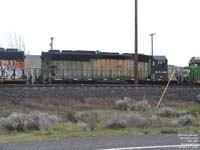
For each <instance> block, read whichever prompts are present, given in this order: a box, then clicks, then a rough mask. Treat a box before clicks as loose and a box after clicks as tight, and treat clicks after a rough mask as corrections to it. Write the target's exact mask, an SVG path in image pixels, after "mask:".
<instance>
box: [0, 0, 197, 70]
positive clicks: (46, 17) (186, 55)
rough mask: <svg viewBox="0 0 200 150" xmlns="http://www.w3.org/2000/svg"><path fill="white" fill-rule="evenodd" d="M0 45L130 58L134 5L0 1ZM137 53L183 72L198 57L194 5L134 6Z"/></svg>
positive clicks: (166, 0)
mask: <svg viewBox="0 0 200 150" xmlns="http://www.w3.org/2000/svg"><path fill="white" fill-rule="evenodd" d="M0 6H1V9H0V19H1V23H0V44H1V46H2V47H8V46H7V45H6V43H7V41H8V38H7V37H8V36H7V35H8V34H11V33H16V34H17V35H21V36H23V38H24V39H25V44H26V49H27V50H29V51H30V54H41V51H47V50H48V49H49V48H50V47H49V43H50V37H52V36H53V37H55V40H54V48H55V49H63V50H100V51H106V52H120V53H133V52H134V0H0ZM138 7H139V12H138V21H139V24H138V26H139V43H138V44H139V48H138V49H139V53H144V54H148V55H149V54H150V53H151V41H150V36H149V34H150V33H155V34H156V35H155V36H154V54H155V55H165V56H166V57H167V58H168V61H169V63H170V64H174V65H180V66H186V65H188V61H189V59H190V57H192V56H200V0H138Z"/></svg>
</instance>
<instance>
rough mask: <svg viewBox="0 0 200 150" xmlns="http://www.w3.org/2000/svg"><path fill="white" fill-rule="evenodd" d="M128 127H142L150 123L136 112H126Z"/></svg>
mask: <svg viewBox="0 0 200 150" xmlns="http://www.w3.org/2000/svg"><path fill="white" fill-rule="evenodd" d="M125 119H126V121H127V124H128V127H139V128H144V127H148V126H149V125H150V122H149V121H148V120H147V119H146V118H144V117H142V116H141V115H140V114H138V113H128V114H127V115H126V116H125Z"/></svg>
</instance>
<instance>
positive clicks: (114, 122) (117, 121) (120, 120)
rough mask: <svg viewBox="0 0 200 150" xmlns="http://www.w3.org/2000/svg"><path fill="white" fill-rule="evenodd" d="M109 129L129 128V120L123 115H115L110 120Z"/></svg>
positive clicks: (107, 124) (107, 125)
mask: <svg viewBox="0 0 200 150" xmlns="http://www.w3.org/2000/svg"><path fill="white" fill-rule="evenodd" d="M105 126H106V127H107V128H114V129H116V128H126V127H127V126H128V124H127V120H126V118H125V116H124V115H122V114H115V115H114V116H113V118H112V119H110V120H109V121H108V122H107V123H106V125H105Z"/></svg>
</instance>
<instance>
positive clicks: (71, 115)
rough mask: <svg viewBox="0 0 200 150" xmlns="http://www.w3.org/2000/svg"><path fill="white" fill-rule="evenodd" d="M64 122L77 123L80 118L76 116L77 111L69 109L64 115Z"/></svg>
mask: <svg viewBox="0 0 200 150" xmlns="http://www.w3.org/2000/svg"><path fill="white" fill-rule="evenodd" d="M63 120H64V122H67V121H70V122H72V123H77V122H78V118H77V116H76V112H74V111H67V112H66V113H65V114H64V117H63Z"/></svg>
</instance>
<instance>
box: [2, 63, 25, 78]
mask: <svg viewBox="0 0 200 150" xmlns="http://www.w3.org/2000/svg"><path fill="white" fill-rule="evenodd" d="M23 76H24V62H22V61H16V60H0V78H5V79H19V78H22V77H23Z"/></svg>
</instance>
